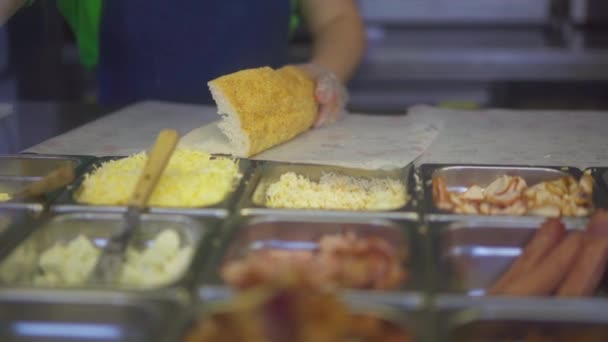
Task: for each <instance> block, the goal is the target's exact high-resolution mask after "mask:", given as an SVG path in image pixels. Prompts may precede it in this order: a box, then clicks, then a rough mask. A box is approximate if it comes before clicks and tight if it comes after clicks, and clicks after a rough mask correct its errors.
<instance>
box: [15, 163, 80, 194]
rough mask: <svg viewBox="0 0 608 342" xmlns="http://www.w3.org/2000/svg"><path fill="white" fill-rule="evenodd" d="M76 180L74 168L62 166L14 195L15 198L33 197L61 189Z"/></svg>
mask: <svg viewBox="0 0 608 342" xmlns="http://www.w3.org/2000/svg"><path fill="white" fill-rule="evenodd" d="M73 180H74V168H73V167H72V166H70V165H66V166H62V167H60V168H58V169H55V170H53V171H51V172H50V173H49V174H47V175H46V176H44V178H42V179H41V180H39V181H36V182H34V183H31V184H29V185H28V186H26V187H25V188H24V189H23V190H21V191H20V192H19V193H17V194H16V195H15V196H14V200H27V199H33V198H36V197H38V196H40V195H43V194H45V193H47V192H50V191H53V190H56V189H59V188H61V187H63V186H66V185H68V184H70V183H71V182H72V181H73Z"/></svg>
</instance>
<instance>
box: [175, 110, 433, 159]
mask: <svg viewBox="0 0 608 342" xmlns="http://www.w3.org/2000/svg"><path fill="white" fill-rule="evenodd" d="M217 123H218V121H216V122H213V123H211V124H208V125H205V126H202V127H199V128H197V129H194V130H193V131H191V132H189V133H188V134H187V135H186V136H184V137H183V138H182V140H181V145H182V146H184V147H190V148H195V149H200V150H203V151H205V152H209V153H228V154H230V153H231V152H232V149H231V147H230V144H229V142H228V139H227V138H226V137H225V136H224V135H223V134H222V133H221V131H220V129H219V128H218V127H217ZM440 127H441V121H440V120H437V119H434V120H426V119H425V118H424V116H416V117H413V116H409V115H408V116H375V115H357V114H350V115H346V116H345V117H344V118H343V119H342V120H340V121H339V122H336V123H334V124H333V125H329V126H326V127H323V128H320V129H314V130H310V131H308V132H305V133H303V134H301V135H299V136H297V137H296V138H294V139H292V140H291V141H288V142H286V143H284V144H281V145H279V146H275V147H273V148H271V149H269V150H267V151H265V152H262V153H261V154H258V155H256V156H254V157H253V159H257V160H271V161H281V162H298V163H309V164H324V165H335V166H344V167H354V168H362V169H391V168H397V167H403V166H405V165H407V164H409V163H410V162H412V161H414V160H415V159H416V158H418V156H420V155H421V154H422V153H423V152H424V151H425V150H426V149H427V147H428V146H429V145H430V144H431V142H432V141H433V140H434V139H435V137H436V136H437V134H438V132H439V130H440Z"/></svg>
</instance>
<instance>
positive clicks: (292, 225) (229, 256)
mask: <svg viewBox="0 0 608 342" xmlns="http://www.w3.org/2000/svg"><path fill="white" fill-rule="evenodd" d="M346 232H354V233H355V234H357V235H358V236H362V237H365V236H374V237H379V238H381V239H384V240H385V241H387V242H388V243H390V244H391V245H392V246H394V247H395V248H396V250H398V251H400V252H405V254H406V255H407V262H406V265H404V266H406V267H407V270H408V280H407V282H405V283H404V284H402V286H400V287H399V288H397V289H395V291H400V292H402V293H403V295H404V296H413V297H417V298H418V297H421V294H422V291H423V290H424V289H425V288H426V286H427V284H426V283H425V280H426V279H427V278H426V275H425V272H426V267H425V264H424V260H425V258H424V256H423V244H424V242H422V241H421V240H422V237H421V236H420V234H419V232H418V224H417V222H416V221H406V220H401V221H389V220H385V219H374V218H369V219H367V220H362V219H360V220H351V219H346V218H323V217H318V218H311V217H309V216H285V215H277V216H246V217H240V218H237V219H235V220H233V221H232V222H231V223H229V224H228V226H226V227H224V228H223V230H222V233H221V235H220V236H218V239H217V242H216V248H214V251H213V255H211V256H210V258H209V260H208V263H207V265H206V266H205V270H204V272H203V273H202V277H201V281H200V286H201V287H205V286H219V285H224V282H223V280H222V278H221V268H222V267H223V266H224V265H226V264H227V263H229V262H232V261H236V260H239V259H241V258H242V257H244V256H245V255H246V253H247V252H250V251H255V250H260V249H268V248H271V249H278V250H311V249H314V248H316V246H317V243H316V241H318V240H319V239H320V238H321V237H323V236H326V235H331V234H338V233H346Z"/></svg>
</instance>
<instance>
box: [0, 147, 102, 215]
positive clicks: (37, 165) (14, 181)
mask: <svg viewBox="0 0 608 342" xmlns="http://www.w3.org/2000/svg"><path fill="white" fill-rule="evenodd" d="M94 159H95V158H94V157H89V156H60V155H38V154H17V155H0V192H8V193H11V194H14V193H17V192H19V191H20V190H22V189H23V188H24V187H25V186H27V185H29V184H31V183H33V182H35V181H38V180H40V179H42V178H43V177H44V176H46V175H47V174H48V173H50V172H51V171H54V170H56V169H57V168H59V167H62V166H66V165H70V166H72V167H73V168H74V174H75V176H76V177H78V176H79V175H80V173H81V172H82V171H83V170H84V169H85V168H86V166H87V165H89V163H91V162H92V161H93V160H94ZM63 190H64V189H57V190H55V191H52V192H50V193H47V194H45V195H44V196H43V198H41V199H40V200H33V201H29V202H12V201H11V202H0V208H3V207H9V208H15V207H23V208H26V209H31V210H42V209H44V208H45V207H47V206H49V205H50V204H51V203H52V202H53V201H54V200H55V199H56V198H57V197H58V196H59V195H60V194H61V192H62V191H63Z"/></svg>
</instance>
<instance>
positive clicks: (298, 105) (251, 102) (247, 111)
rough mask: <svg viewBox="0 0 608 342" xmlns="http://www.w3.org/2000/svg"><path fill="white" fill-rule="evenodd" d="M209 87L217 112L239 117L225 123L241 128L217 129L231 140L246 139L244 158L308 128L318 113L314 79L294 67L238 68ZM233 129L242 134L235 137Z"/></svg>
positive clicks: (289, 138) (211, 82) (213, 81)
mask: <svg viewBox="0 0 608 342" xmlns="http://www.w3.org/2000/svg"><path fill="white" fill-rule="evenodd" d="M209 88H210V90H211V92H212V94H213V98H214V100H215V101H216V104H218V111H219V114H222V115H226V116H228V117H230V116H236V117H238V120H234V119H235V118H234V117H233V118H232V120H229V121H227V122H226V123H228V122H229V125H239V126H240V127H231V128H232V129H226V127H225V126H226V125H220V128H222V131H223V133H224V134H226V135H227V136H228V138H229V139H230V141H231V143H233V142H235V140H238V139H246V140H247V142H248V144H247V145H248V149H247V148H246V147H245V148H244V149H245V150H246V151H242V153H243V154H245V155H243V157H249V156H253V155H256V154H258V153H260V152H262V151H264V150H267V149H269V148H271V147H273V146H275V145H278V144H281V143H283V142H286V141H289V140H291V139H293V138H294V137H295V136H297V135H298V134H300V133H302V132H304V131H306V130H308V129H310V127H311V126H312V125H313V123H314V121H315V119H316V116H317V103H316V101H315V97H314V82H313V81H312V79H311V78H310V77H309V76H308V75H307V74H306V72H305V71H303V70H301V69H299V68H297V67H294V66H286V67H283V68H280V69H277V70H273V69H272V68H270V67H262V68H255V69H246V70H241V71H238V72H235V73H232V74H229V75H225V76H222V77H219V78H217V79H215V80H212V81H210V82H209ZM220 99H221V100H220ZM218 100H220V101H218ZM221 103H224V105H221ZM226 103H227V104H229V105H226ZM222 107H224V108H222ZM227 119H229V118H227V117H225V118H224V120H227ZM223 126H224V127H223ZM234 132H237V133H236V134H239V135H242V136H240V137H235V136H233V134H234ZM241 145H243V144H241Z"/></svg>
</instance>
